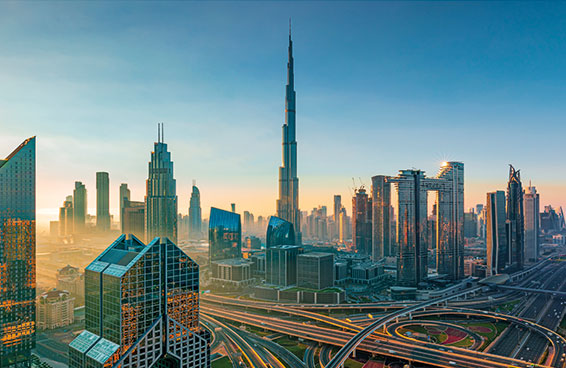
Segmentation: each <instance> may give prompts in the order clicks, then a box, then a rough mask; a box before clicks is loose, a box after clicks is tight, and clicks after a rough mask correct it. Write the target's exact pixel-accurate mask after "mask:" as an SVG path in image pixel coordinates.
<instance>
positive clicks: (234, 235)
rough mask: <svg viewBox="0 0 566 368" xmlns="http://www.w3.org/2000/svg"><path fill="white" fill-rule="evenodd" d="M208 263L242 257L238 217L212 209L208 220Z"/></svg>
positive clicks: (235, 214) (237, 215)
mask: <svg viewBox="0 0 566 368" xmlns="http://www.w3.org/2000/svg"><path fill="white" fill-rule="evenodd" d="M208 226H209V230H208V261H209V263H210V262H213V261H219V260H223V259H230V258H241V257H242V222H241V221H240V215H239V214H237V213H234V212H229V211H224V210H221V209H219V208H215V207H212V208H211V209H210V218H209V220H208Z"/></svg>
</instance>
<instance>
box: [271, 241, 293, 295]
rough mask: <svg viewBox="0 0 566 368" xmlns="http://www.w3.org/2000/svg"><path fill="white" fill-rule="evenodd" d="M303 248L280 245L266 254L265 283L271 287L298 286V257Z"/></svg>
mask: <svg viewBox="0 0 566 368" xmlns="http://www.w3.org/2000/svg"><path fill="white" fill-rule="evenodd" d="M300 253H301V248H300V247H299V246H296V245H278V246H275V247H271V248H268V249H267V250H266V254H265V281H266V282H267V283H268V284H271V285H277V286H291V285H296V284H297V257H298V256H299V254H300Z"/></svg>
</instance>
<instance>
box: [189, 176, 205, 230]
mask: <svg viewBox="0 0 566 368" xmlns="http://www.w3.org/2000/svg"><path fill="white" fill-rule="evenodd" d="M200 238H202V211H201V208H200V190H199V189H198V188H197V186H196V183H194V182H193V191H192V193H191V201H190V204H189V239H193V240H196V239H200Z"/></svg>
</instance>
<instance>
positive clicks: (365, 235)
mask: <svg viewBox="0 0 566 368" xmlns="http://www.w3.org/2000/svg"><path fill="white" fill-rule="evenodd" d="M371 218H372V207H371V198H369V197H368V195H367V193H366V190H365V189H364V188H359V189H356V191H355V194H354V197H353V198H352V242H353V247H354V249H355V251H356V252H357V253H360V254H364V255H369V256H371V252H372V219H371Z"/></svg>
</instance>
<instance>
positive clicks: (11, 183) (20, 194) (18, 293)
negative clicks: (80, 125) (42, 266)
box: [0, 137, 36, 368]
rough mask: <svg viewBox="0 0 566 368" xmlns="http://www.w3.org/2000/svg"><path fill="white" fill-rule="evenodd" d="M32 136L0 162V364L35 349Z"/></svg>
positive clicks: (23, 363)
mask: <svg viewBox="0 0 566 368" xmlns="http://www.w3.org/2000/svg"><path fill="white" fill-rule="evenodd" d="M35 277H36V275H35V137H32V138H29V139H27V140H25V141H24V142H23V143H22V144H21V145H20V146H19V147H18V148H16V150H14V151H13V152H12V153H11V154H10V155H9V156H8V157H7V158H6V159H4V160H0V367H3V368H4V367H14V368H15V367H30V366H31V361H30V359H31V349H33V348H34V347H35V286H36V278H35Z"/></svg>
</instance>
